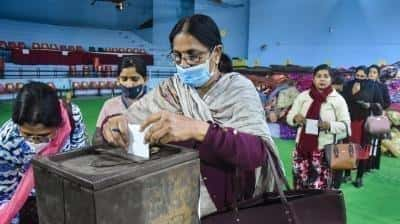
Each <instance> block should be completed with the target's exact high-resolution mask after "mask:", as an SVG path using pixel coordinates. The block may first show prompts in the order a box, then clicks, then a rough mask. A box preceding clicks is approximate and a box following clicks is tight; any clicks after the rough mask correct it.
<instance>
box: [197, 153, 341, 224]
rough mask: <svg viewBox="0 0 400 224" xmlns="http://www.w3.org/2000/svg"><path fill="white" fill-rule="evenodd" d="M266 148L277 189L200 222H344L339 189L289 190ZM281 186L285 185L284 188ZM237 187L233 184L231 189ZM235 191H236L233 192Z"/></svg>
mask: <svg viewBox="0 0 400 224" xmlns="http://www.w3.org/2000/svg"><path fill="white" fill-rule="evenodd" d="M272 155H274V153H272V152H270V149H268V150H267V157H268V162H269V163H270V164H272V166H271V167H272V173H273V175H274V177H275V180H276V181H275V185H276V190H277V192H270V193H265V194H263V195H260V196H258V197H255V198H253V199H250V200H245V201H241V202H237V203H236V202H235V203H234V204H233V206H232V207H233V209H229V210H226V211H221V212H217V213H214V214H211V215H208V216H206V217H203V218H202V220H201V223H202V224H217V223H218V224H228V223H229V224H232V223H245V224H247V223H248V224H266V223H273V224H322V223H323V224H345V223H346V209H345V204H344V199H343V194H342V192H341V191H336V190H291V189H290V187H289V184H288V182H287V180H286V178H285V177H284V175H283V172H282V170H281V169H279V168H278V169H277V164H278V159H277V158H276V157H275V156H274V157H272ZM283 186H286V190H285V191H284V189H283ZM235 189H237V188H236V187H234V191H235ZM235 193H237V191H236V192H235Z"/></svg>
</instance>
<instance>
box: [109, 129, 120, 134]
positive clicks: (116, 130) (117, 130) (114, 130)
mask: <svg viewBox="0 0 400 224" xmlns="http://www.w3.org/2000/svg"><path fill="white" fill-rule="evenodd" d="M110 130H111V131H113V132H118V133H121V130H119V128H111V129H110Z"/></svg>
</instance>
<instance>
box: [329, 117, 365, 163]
mask: <svg viewBox="0 0 400 224" xmlns="http://www.w3.org/2000/svg"><path fill="white" fill-rule="evenodd" d="M343 123H344V126H345V127H346V137H349V129H348V127H347V124H346V123H345V122H343ZM360 150H361V146H360V145H359V144H356V143H351V142H350V143H341V144H337V141H336V134H334V135H333V144H330V145H326V146H325V147H324V152H325V158H326V160H327V162H328V165H329V167H330V168H331V169H333V170H351V169H355V168H356V167H357V155H358V152H359V151H360Z"/></svg>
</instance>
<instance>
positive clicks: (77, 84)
mask: <svg viewBox="0 0 400 224" xmlns="http://www.w3.org/2000/svg"><path fill="white" fill-rule="evenodd" d="M72 89H73V90H80V89H82V86H81V83H80V82H72Z"/></svg>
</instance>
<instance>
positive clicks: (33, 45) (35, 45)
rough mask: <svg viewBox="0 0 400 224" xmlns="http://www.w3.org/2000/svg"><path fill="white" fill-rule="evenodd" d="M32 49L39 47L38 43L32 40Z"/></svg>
mask: <svg viewBox="0 0 400 224" xmlns="http://www.w3.org/2000/svg"><path fill="white" fill-rule="evenodd" d="M32 49H40V44H39V43H36V42H33V43H32Z"/></svg>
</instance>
